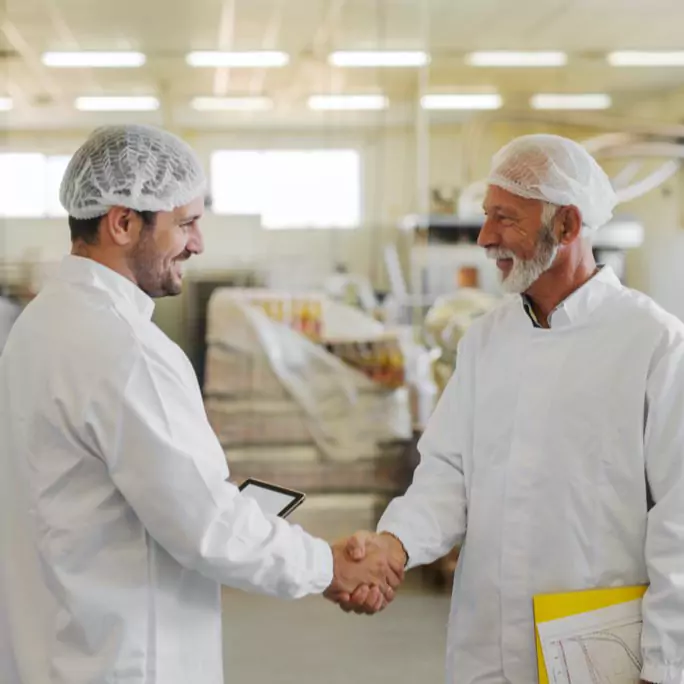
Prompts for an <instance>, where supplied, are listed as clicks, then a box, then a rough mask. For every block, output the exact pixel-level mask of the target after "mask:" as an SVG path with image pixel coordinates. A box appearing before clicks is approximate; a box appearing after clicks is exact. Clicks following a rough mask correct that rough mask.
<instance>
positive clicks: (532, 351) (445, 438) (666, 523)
mask: <svg viewBox="0 0 684 684" xmlns="http://www.w3.org/2000/svg"><path fill="white" fill-rule="evenodd" d="M615 202H616V198H615V194H614V192H613V189H612V187H611V185H610V182H609V180H608V178H607V176H606V175H605V173H604V172H603V171H602V170H601V168H600V167H599V166H598V164H597V163H596V162H595V160H594V159H593V158H592V157H591V156H590V155H589V154H588V153H587V152H586V150H584V148H582V147H581V146H580V145H578V144H576V143H574V142H572V141H571V140H567V139H564V138H560V137H557V136H550V135H535V136H526V137H523V138H519V139H517V140H514V141H513V142H511V143H510V144H509V145H507V146H506V147H505V148H504V149H503V150H501V151H500V152H499V153H498V154H497V155H496V157H495V158H494V163H493V167H492V171H491V173H490V176H489V182H488V190H487V194H486V198H485V201H484V210H485V213H486V216H487V218H486V221H485V223H484V225H483V227H482V231H481V234H480V236H479V244H480V245H481V246H482V247H483V248H485V249H486V250H487V252H488V254H489V256H491V257H492V258H495V259H496V261H497V265H498V267H499V269H500V270H501V273H502V275H503V285H504V287H505V289H506V290H508V291H509V292H511V293H516V294H519V295H520V296H516V297H511V298H509V299H508V300H507V301H506V302H504V303H503V304H502V306H500V307H499V308H498V309H496V310H495V311H493V312H491V313H489V314H487V315H486V316H483V317H482V318H480V319H479V320H478V321H477V322H476V323H475V324H474V325H473V326H472V327H471V328H470V329H469V330H468V332H467V334H466V335H465V336H464V337H463V339H462V340H461V343H460V347H459V352H458V360H457V366H456V370H455V373H454V376H453V378H452V379H451V381H450V383H449V385H448V386H447V388H446V389H445V391H444V394H443V396H442V398H441V400H440V402H439V404H438V406H437V407H436V409H435V412H434V414H433V416H432V417H431V419H430V421H429V423H428V425H427V428H426V430H425V434H424V435H423V438H422V440H421V442H420V444H419V450H420V453H421V463H420V465H419V467H418V469H417V470H416V473H415V476H414V480H413V484H412V485H411V486H410V488H409V489H408V491H407V492H406V494H405V495H404V496H402V497H400V498H398V499H395V500H394V501H393V502H392V503H391V504H390V506H389V508H388V509H387V511H386V512H385V514H384V516H383V517H382V519H381V521H380V524H379V526H378V531H377V533H370V532H360V533H357V534H356V535H354V536H353V537H352V538H350V539H349V541H348V543H347V550H348V552H349V553H350V554H352V555H353V556H354V557H355V558H358V559H361V558H363V556H364V554H365V553H366V551H367V550H370V549H378V548H380V549H383V550H384V551H385V553H386V554H387V555H388V557H391V558H394V559H400V560H401V561H403V562H405V563H406V564H407V565H408V566H409V567H413V566H417V565H421V564H425V563H430V562H432V561H433V560H435V559H437V558H439V557H440V556H442V555H444V554H446V553H447V552H448V551H449V550H450V549H451V548H452V547H454V546H456V545H460V546H461V553H460V556H459V560H458V566H457V571H456V577H455V581H454V589H453V607H452V612H451V619H450V627H449V637H448V648H447V682H448V683H449V684H456V683H457V684H531V683H532V682H535V681H537V671H536V669H537V668H536V662H535V634H534V621H533V612H532V599H533V597H534V596H535V595H536V594H543V593H551V592H562V591H572V590H581V589H591V588H597V587H608V586H621V585H633V584H648V585H649V587H648V590H647V592H646V595H645V597H644V601H643V634H642V640H641V648H640V649H639V648H638V647H637V653H638V652H639V651H640V653H638V655H639V658H638V660H639V661H640V662H639V666H638V667H637V666H636V663H635V665H634V667H633V671H632V672H629V673H625V676H626V677H628V678H629V681H638V680H639V678H641V679H642V681H644V682H657V683H660V684H682V683H683V682H684V619H682V616H684V579H683V578H684V419H683V417H684V324H682V322H681V321H679V320H677V319H676V318H674V317H673V316H670V315H669V314H667V313H665V312H664V311H663V310H662V309H660V308H659V307H658V306H657V305H656V304H655V303H654V302H653V301H652V300H651V299H649V298H648V297H646V296H645V295H643V294H640V293H637V292H634V291H631V290H629V289H627V288H625V287H623V286H622V284H621V283H620V281H619V280H618V278H617V277H616V276H615V274H614V273H613V272H612V271H611V269H610V268H609V267H607V266H606V267H604V268H598V267H597V265H596V263H595V261H594V257H593V255H592V249H591V243H590V240H589V236H590V234H591V233H592V232H593V231H594V230H596V229H598V228H599V227H600V226H602V225H603V224H605V223H606V222H607V221H608V220H610V218H611V215H612V210H613V207H614V205H615ZM340 598H341V600H340V603H341V605H342V607H343V608H344V609H345V610H355V611H357V612H368V613H372V612H374V611H376V610H378V609H380V608H382V607H384V604H385V601H384V600H383V599H382V597H381V596H380V595H379V593H378V592H377V590H375V589H373V588H369V587H361V588H359V589H357V590H356V591H355V592H354V593H353V594H352V595H351V596H350V597H346V596H345V597H340ZM621 681H622V680H621ZM625 681H627V680H626V679H625Z"/></svg>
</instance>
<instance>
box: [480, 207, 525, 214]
mask: <svg viewBox="0 0 684 684" xmlns="http://www.w3.org/2000/svg"><path fill="white" fill-rule="evenodd" d="M482 211H484V212H487V211H506V212H509V213H511V214H515V215H516V216H519V215H520V212H519V211H518V210H517V209H516V208H515V207H511V206H504V205H502V204H495V205H493V206H491V207H489V208H487V207H485V206H484V205H482Z"/></svg>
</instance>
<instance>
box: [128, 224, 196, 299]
mask: <svg viewBox="0 0 684 684" xmlns="http://www.w3.org/2000/svg"><path fill="white" fill-rule="evenodd" d="M153 230H154V229H143V232H142V233H141V234H140V240H139V241H138V244H137V245H136V246H135V249H134V250H133V252H132V253H131V255H130V256H129V258H128V263H129V268H130V269H131V272H132V273H133V276H134V278H135V281H136V283H137V284H138V287H139V288H140V289H141V290H142V291H143V292H144V293H145V294H146V295H148V296H149V297H152V298H158V297H173V296H176V295H179V294H180V293H181V284H180V282H178V281H177V280H176V279H174V277H173V274H172V273H171V272H170V271H165V270H164V266H163V263H162V261H161V260H160V259H159V257H158V256H157V254H156V252H155V245H154V240H153V239H152V232H153ZM183 254H184V255H185V252H184V253H183Z"/></svg>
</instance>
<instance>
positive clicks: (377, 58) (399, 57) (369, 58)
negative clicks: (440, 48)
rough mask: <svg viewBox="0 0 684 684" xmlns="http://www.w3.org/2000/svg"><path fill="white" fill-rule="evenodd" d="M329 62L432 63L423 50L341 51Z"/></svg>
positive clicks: (372, 64)
mask: <svg viewBox="0 0 684 684" xmlns="http://www.w3.org/2000/svg"><path fill="white" fill-rule="evenodd" d="M328 62H329V63H330V64H332V65H333V66H339V67H420V66H425V65H426V64H429V63H430V56H429V55H428V54H427V53H426V52H421V51H399V52H397V51H394V52H392V51H366V52H348V51H339V52H333V53H331V54H330V55H329V56H328Z"/></svg>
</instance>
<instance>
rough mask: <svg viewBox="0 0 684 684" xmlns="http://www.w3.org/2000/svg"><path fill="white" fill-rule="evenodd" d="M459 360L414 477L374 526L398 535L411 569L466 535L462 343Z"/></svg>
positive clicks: (425, 437)
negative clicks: (404, 492) (404, 491)
mask: <svg viewBox="0 0 684 684" xmlns="http://www.w3.org/2000/svg"><path fill="white" fill-rule="evenodd" d="M458 359H459V360H458V361H457V363H456V370H455V372H454V374H453V376H452V377H451V379H450V380H449V382H448V384H447V386H446V388H445V389H444V392H443V393H442V396H441V398H440V400H439V402H438V403H437V406H436V408H435V410H434V412H433V414H432V416H431V417H430V419H429V421H428V424H427V426H426V428H425V432H424V434H423V436H422V438H421V439H420V441H419V443H418V451H419V452H420V457H421V459H420V464H419V465H418V467H417V468H416V471H415V473H414V475H413V482H412V484H411V486H410V487H409V488H408V490H407V491H406V494H404V495H403V496H401V497H399V498H397V499H394V501H392V502H391V503H390V505H389V506H388V508H387V510H386V511H385V514H384V515H383V516H382V519H381V520H380V523H379V525H378V531H380V532H383V531H386V532H390V533H392V534H394V535H395V536H396V537H398V538H399V539H400V540H401V542H402V543H403V545H404V548H405V549H406V552H407V554H408V556H409V564H408V567H410V568H412V567H415V566H417V565H424V564H427V563H431V562H433V561H435V560H437V559H438V558H441V557H442V556H444V555H446V554H447V553H449V551H451V550H452V549H453V548H454V546H456V545H457V544H460V543H461V542H462V540H463V536H464V535H465V529H466V490H465V482H464V477H463V449H464V435H465V430H466V429H467V422H468V419H467V416H468V414H469V413H470V407H469V406H468V405H467V404H468V402H467V401H465V395H466V394H467V383H466V381H465V376H466V373H467V369H466V368H465V366H466V364H467V363H468V360H467V359H466V360H461V359H463V356H462V348H459V353H458ZM464 361H465V362H464Z"/></svg>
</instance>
